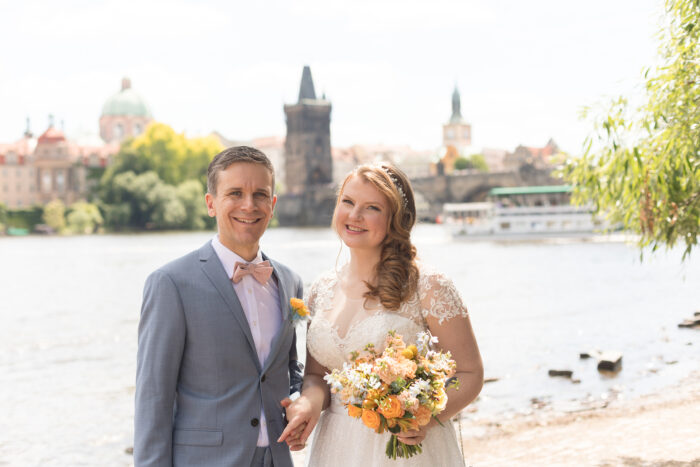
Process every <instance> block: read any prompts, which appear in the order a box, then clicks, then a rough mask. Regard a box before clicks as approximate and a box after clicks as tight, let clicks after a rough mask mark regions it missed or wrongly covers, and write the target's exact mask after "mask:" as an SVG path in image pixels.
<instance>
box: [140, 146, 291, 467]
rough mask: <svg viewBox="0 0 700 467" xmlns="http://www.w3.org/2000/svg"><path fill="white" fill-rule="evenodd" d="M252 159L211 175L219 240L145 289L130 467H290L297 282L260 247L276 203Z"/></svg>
mask: <svg viewBox="0 0 700 467" xmlns="http://www.w3.org/2000/svg"><path fill="white" fill-rule="evenodd" d="M274 183H275V180H274V172H273V168H272V164H271V163H270V161H269V159H268V158H267V157H266V156H265V155H264V154H263V153H262V152H260V151H258V150H256V149H253V148H249V147H245V146H240V147H234V148H229V149H227V150H225V151H223V152H222V153H220V154H218V155H217V156H216V157H215V158H214V160H213V161H212V162H211V164H210V165H209V171H208V180H207V189H208V193H207V195H206V203H207V209H208V212H209V215H210V216H212V217H216V221H217V226H218V234H217V235H216V236H215V237H214V238H213V239H212V240H211V241H210V242H207V243H206V244H205V245H204V246H203V247H201V248H200V249H199V250H196V251H194V252H192V253H190V254H188V255H185V256H183V257H182V258H179V259H177V260H175V261H173V262H171V263H169V264H167V265H165V266H163V267H161V268H160V269H158V270H157V271H155V272H153V273H152V274H151V275H150V276H149V277H148V279H147V280H146V285H145V289H144V295H143V305H142V309H141V320H140V322H139V339H138V342H139V347H138V357H137V370H136V413H135V420H134V463H135V465H136V466H137V467H140V466H156V465H157V466H171V465H176V466H177V465H187V466H195V465H196V466H263V465H264V466H271V465H273V464H274V466H277V467H286V466H291V465H292V460H291V456H290V453H289V449H288V447H287V445H285V444H283V443H278V442H277V439H278V437H279V436H280V434H281V433H282V431H283V429H284V426H285V422H284V415H283V407H282V404H281V402H282V401H283V400H285V405H287V404H288V402H289V401H288V400H287V397H288V396H289V395H290V394H291V393H292V392H295V391H296V390H299V389H300V386H301V368H300V367H301V365H299V364H298V362H297V354H296V335H295V332H294V324H293V322H292V316H291V314H292V313H293V312H292V310H291V309H290V306H289V299H290V298H292V297H298V298H301V297H302V282H301V279H300V278H299V276H298V275H296V274H295V273H293V272H292V271H291V270H289V269H288V268H287V267H285V266H284V265H282V264H280V263H278V262H276V261H274V260H271V259H269V258H267V257H266V256H265V255H263V254H262V253H261V251H260V248H259V240H260V237H261V236H262V235H263V233H264V232H265V229H266V227H267V225H268V222H269V221H270V219H271V218H272V212H273V209H274V206H275V202H276V201H277V199H276V196H275V195H274Z"/></svg>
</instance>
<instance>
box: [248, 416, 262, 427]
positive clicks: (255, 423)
mask: <svg viewBox="0 0 700 467" xmlns="http://www.w3.org/2000/svg"><path fill="white" fill-rule="evenodd" d="M258 423H260V420H258V419H257V418H254V419H252V420H251V421H250V424H251V425H253V426H258Z"/></svg>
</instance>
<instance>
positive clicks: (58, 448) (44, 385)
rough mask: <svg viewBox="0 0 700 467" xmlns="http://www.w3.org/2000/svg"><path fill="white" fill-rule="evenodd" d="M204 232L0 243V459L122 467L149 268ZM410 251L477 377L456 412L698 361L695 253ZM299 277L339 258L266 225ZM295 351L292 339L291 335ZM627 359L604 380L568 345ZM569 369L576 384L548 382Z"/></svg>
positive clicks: (495, 410) (503, 247) (303, 232)
mask: <svg viewBox="0 0 700 467" xmlns="http://www.w3.org/2000/svg"><path fill="white" fill-rule="evenodd" d="M211 236H212V233H209V232H198V233H168V234H142V235H104V236H87V237H65V238H61V237H23V238H0V266H1V267H0V284H1V285H0V316H1V317H2V326H0V465H22V466H24V465H66V466H78V465H101V466H102V465H105V466H106V465H114V466H120V465H129V464H131V462H132V458H131V456H130V455H129V454H128V453H126V452H125V450H126V449H127V448H128V447H130V446H132V444H133V443H132V436H133V427H132V424H133V411H134V409H133V396H134V373H135V361H136V330H137V325H138V319H139V308H140V302H141V292H142V287H143V282H144V280H145V278H146V276H147V275H148V274H149V273H150V272H151V271H152V270H154V269H155V268H157V267H158V266H160V265H162V264H164V263H166V262H168V261H170V260H171V259H174V258H176V257H178V256H181V255H183V254H185V253H187V252H189V251H191V250H193V249H195V248H198V247H199V246H200V245H202V244H204V242H206V241H207V240H208V239H209V238H211ZM414 239H415V243H416V244H417V246H418V249H419V254H420V256H421V257H422V259H423V260H424V261H425V262H427V263H430V264H432V265H433V266H435V267H436V268H437V269H439V270H442V271H444V272H445V273H447V274H448V275H449V276H450V277H451V278H452V279H453V280H454V282H455V284H456V285H457V287H458V288H459V290H460V291H461V293H462V295H463V297H464V300H465V303H466V304H467V306H468V308H469V310H470V314H471V319H472V322H473V326H474V329H475V332H476V335H477V339H478V341H479V345H480V347H481V352H482V355H483V359H484V364H485V368H486V377H493V378H498V381H496V382H493V383H489V384H487V385H486V386H485V387H484V390H483V391H482V394H481V396H480V397H479V399H478V401H477V402H476V403H475V405H474V407H475V409H476V410H474V411H472V412H470V413H468V414H467V415H466V419H467V420H466V422H467V423H468V421H469V419H476V418H491V419H498V418H501V417H511V416H513V415H514V414H517V413H526V412H528V411H531V410H533V402H532V400H533V398H534V399H535V400H536V405H542V404H544V405H545V406H546V408H554V409H558V410H569V409H575V408H576V407H579V406H581V405H585V404H590V403H592V402H595V401H605V400H609V399H612V398H620V397H626V398H633V397H635V396H637V395H641V394H645V393H649V392H654V391H661V390H663V389H664V388H667V387H672V385H673V384H675V383H677V382H678V381H679V380H680V379H681V378H682V377H683V376H685V375H686V374H688V373H689V371H691V370H693V369H696V368H698V364H699V363H700V352H698V347H700V331H698V330H688V329H678V328H677V323H679V322H680V321H681V320H682V319H683V318H687V317H690V316H691V315H692V313H693V311H695V310H698V309H700V293H699V292H700V287H699V285H700V259H699V258H698V257H697V254H696V255H695V257H691V259H690V260H688V261H686V262H685V263H681V260H680V258H681V252H680V251H675V250H674V251H670V252H661V253H656V254H654V255H651V254H648V255H647V256H646V257H645V260H644V261H643V262H640V261H639V253H638V250H637V249H636V247H635V246H634V245H627V244H625V243H621V242H592V241H587V242H581V241H567V242H548V243H525V242H522V243H497V242H478V243H470V242H464V241H453V240H452V239H450V238H449V237H448V236H447V235H446V234H445V233H444V232H443V230H442V229H441V228H440V226H433V225H424V226H419V227H418V228H417V229H416V230H415V234H414ZM262 246H263V250H264V251H265V252H266V253H267V254H269V255H270V256H272V257H274V258H276V259H278V260H280V261H282V262H284V263H286V264H288V265H290V266H291V267H292V268H293V269H295V270H296V271H297V272H298V273H299V274H300V275H301V276H302V278H303V279H304V282H305V283H306V285H309V284H310V283H311V281H313V279H314V278H315V277H316V276H317V275H318V274H320V273H321V272H322V271H324V270H326V269H328V268H331V267H333V265H334V264H335V262H336V258H338V257H340V258H341V259H340V261H342V258H343V257H344V255H345V254H344V253H342V252H340V243H339V241H338V239H337V238H336V237H335V236H334V234H333V233H331V232H330V231H329V230H327V229H273V230H270V231H268V232H267V233H266V234H265V236H264V238H263V241H262ZM301 344H302V345H303V339H301ZM591 349H601V350H617V351H620V352H622V353H623V354H624V358H623V369H622V371H621V372H619V373H618V374H617V375H615V376H605V375H601V374H599V373H598V372H597V371H596V368H595V362H594V361H590V360H579V352H583V351H587V350H591ZM550 368H556V369H571V370H573V371H574V378H578V379H580V380H581V381H580V383H578V384H574V383H572V382H571V381H569V380H566V379H561V378H550V377H549V376H548V375H547V371H548V370H549V369H550Z"/></svg>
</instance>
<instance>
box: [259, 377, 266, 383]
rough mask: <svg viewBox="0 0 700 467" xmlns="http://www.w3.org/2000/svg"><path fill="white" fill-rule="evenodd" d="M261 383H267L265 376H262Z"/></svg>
mask: <svg viewBox="0 0 700 467" xmlns="http://www.w3.org/2000/svg"><path fill="white" fill-rule="evenodd" d="M260 382H262V383H264V382H265V375H262V378H260Z"/></svg>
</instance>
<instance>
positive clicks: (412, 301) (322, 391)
mask: <svg viewBox="0 0 700 467" xmlns="http://www.w3.org/2000/svg"><path fill="white" fill-rule="evenodd" d="M415 221H416V208H415V202H414V197H413V191H412V189H411V185H410V183H409V181H408V179H407V178H406V176H405V175H404V174H403V172H401V171H400V170H398V169H397V168H396V167H394V166H392V165H389V164H381V165H363V166H360V167H357V168H356V169H355V170H353V171H352V172H351V173H350V174H349V175H348V176H347V177H346V179H345V181H344V182H343V185H342V187H341V189H340V192H339V195H338V200H337V203H336V207H335V212H334V214H333V228H334V229H335V231H336V232H337V233H338V235H339V236H340V238H341V240H342V241H343V243H345V245H347V247H348V248H349V250H350V261H349V263H348V264H346V265H344V266H342V267H341V268H339V269H337V270H331V271H329V272H328V273H326V274H324V275H322V276H321V277H320V278H319V279H317V280H316V281H315V282H314V283H313V285H312V286H311V289H310V290H309V293H308V296H307V303H308V306H309V310H310V312H311V324H310V325H309V328H308V332H307V341H306V343H307V357H306V362H307V363H306V373H305V376H304V386H303V389H302V394H301V397H299V398H298V399H297V400H296V401H295V402H293V403H291V405H290V404H289V401H286V403H285V404H284V405H288V407H287V416H288V418H289V424H288V426H287V428H286V429H285V431H284V432H283V434H282V436H281V437H280V440H279V441H286V442H287V443H288V444H289V445H290V448H291V449H292V450H299V449H302V448H303V447H304V445H305V443H306V440H307V438H308V437H309V435H310V434H311V431H312V429H313V428H314V426H316V430H315V432H314V437H313V439H312V443H311V448H310V452H309V454H308V457H307V461H308V464H309V465H310V466H329V465H335V466H362V467H364V466H368V465H373V466H375V465H391V466H404V465H405V466H433V465H441V466H462V465H464V460H463V457H462V453H461V452H460V449H459V443H458V440H457V437H456V434H455V431H454V428H453V426H452V423H451V422H450V419H451V418H452V417H453V416H455V415H456V414H458V413H459V411H460V410H462V409H463V408H464V407H466V406H467V405H468V404H469V403H470V402H471V401H473V400H474V399H475V398H476V396H477V395H478V394H479V391H480V390H481V387H482V384H483V367H482V363H481V357H480V355H479V349H478V347H477V344H476V340H475V338H474V333H473V331H472V328H471V324H470V322H469V316H468V314H467V310H466V308H465V307H464V305H463V303H462V300H461V298H460V295H459V293H458V292H457V290H456V288H455V286H454V285H453V283H452V281H451V280H450V279H448V278H447V277H445V276H444V275H443V274H441V273H438V272H435V271H433V270H431V269H430V268H429V267H427V266H426V265H424V264H422V263H420V262H418V261H416V248H415V247H414V246H413V245H412V243H411V237H410V233H411V228H412V227H413V225H414V224H415ZM446 253H448V252H446ZM390 330H395V331H397V333H398V334H401V335H402V336H403V337H404V340H405V341H406V344H409V343H415V340H416V335H417V333H419V332H421V331H426V330H427V331H430V333H432V335H433V336H436V337H437V338H438V340H439V341H438V342H439V344H438V347H440V349H441V350H449V351H450V352H451V353H452V357H453V359H454V360H455V362H456V363H457V373H456V375H455V376H456V377H457V378H458V380H459V389H458V390H456V389H449V390H448V391H447V394H448V403H447V407H446V409H445V410H444V411H443V412H442V413H441V414H440V415H439V416H438V419H439V421H440V423H438V421H436V420H432V421H431V422H430V423H429V424H428V425H425V426H423V427H421V429H420V430H417V431H411V432H402V433H401V434H400V435H398V437H399V440H400V441H402V442H404V443H406V444H419V443H421V445H422V448H423V453H422V454H418V455H416V456H414V457H412V458H409V459H402V458H399V459H397V460H389V459H388V458H387V457H386V455H385V453H384V451H385V446H386V443H387V441H388V439H389V436H390V435H389V433H383V434H381V435H380V434H377V433H375V432H374V431H372V430H370V429H369V428H367V427H365V426H364V425H363V424H362V422H361V421H360V420H357V419H354V418H352V417H349V416H348V414H347V412H346V411H345V409H344V407H343V405H342V403H341V402H340V400H339V398H338V397H336V395H331V394H330V391H329V387H328V385H327V384H326V383H325V381H324V380H323V376H324V375H325V374H327V373H329V372H330V371H331V370H333V369H335V368H342V366H343V363H345V362H349V361H350V357H349V354H350V353H351V352H352V351H355V350H361V349H363V348H364V347H365V345H366V344H368V343H373V344H374V345H375V347H376V348H377V349H378V350H379V351H381V349H383V346H384V341H385V338H386V335H387V332H388V331H390Z"/></svg>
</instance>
